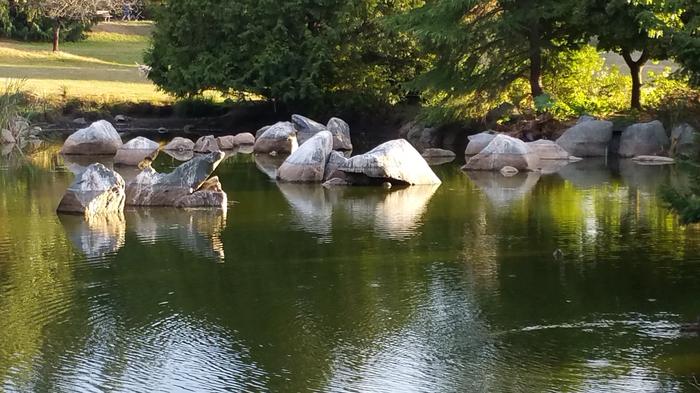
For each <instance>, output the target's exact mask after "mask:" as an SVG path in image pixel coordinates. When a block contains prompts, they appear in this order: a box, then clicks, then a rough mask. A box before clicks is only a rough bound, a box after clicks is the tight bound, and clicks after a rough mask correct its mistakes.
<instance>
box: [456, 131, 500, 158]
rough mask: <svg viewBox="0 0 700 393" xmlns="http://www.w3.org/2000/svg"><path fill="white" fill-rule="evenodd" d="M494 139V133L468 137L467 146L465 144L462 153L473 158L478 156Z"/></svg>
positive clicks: (487, 132)
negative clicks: (465, 147)
mask: <svg viewBox="0 0 700 393" xmlns="http://www.w3.org/2000/svg"><path fill="white" fill-rule="evenodd" d="M495 137H496V133H495V132H494V131H484V132H480V133H478V134H475V135H469V136H468V137H467V139H469V144H467V149H466V150H465V151H464V155H465V156H473V155H476V154H479V152H481V151H482V150H484V148H485V147H486V146H488V144H489V143H491V141H492V140H493V138H495Z"/></svg>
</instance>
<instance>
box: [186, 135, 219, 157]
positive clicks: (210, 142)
mask: <svg viewBox="0 0 700 393" xmlns="http://www.w3.org/2000/svg"><path fill="white" fill-rule="evenodd" d="M193 150H194V151H195V153H212V152H216V151H221V148H219V143H218V142H217V140H216V138H214V135H207V136H203V137H201V138H199V139H197V142H196V143H195V144H194V149H193Z"/></svg>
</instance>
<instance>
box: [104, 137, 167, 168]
mask: <svg viewBox="0 0 700 393" xmlns="http://www.w3.org/2000/svg"><path fill="white" fill-rule="evenodd" d="M159 148H160V145H159V144H158V142H154V141H152V140H150V139H147V138H144V137H142V136H139V137H136V138H134V139H132V140H130V141H129V142H127V143H125V144H123V145H122V146H120V147H119V150H117V155H116V156H114V165H127V166H135V165H138V164H139V163H140V162H141V161H143V160H144V159H145V158H146V157H149V158H150V159H151V160H153V159H154V158H155V157H156V156H157V155H158V149H159Z"/></svg>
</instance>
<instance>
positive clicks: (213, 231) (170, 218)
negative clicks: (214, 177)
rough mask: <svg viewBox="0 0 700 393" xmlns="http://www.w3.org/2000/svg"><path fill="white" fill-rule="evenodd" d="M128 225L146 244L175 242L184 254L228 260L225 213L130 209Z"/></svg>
mask: <svg viewBox="0 0 700 393" xmlns="http://www.w3.org/2000/svg"><path fill="white" fill-rule="evenodd" d="M126 223H127V228H128V230H129V232H133V233H134V234H135V235H136V238H137V239H138V240H139V241H140V242H141V243H143V244H147V245H154V244H156V243H159V242H173V243H174V244H175V245H176V246H177V247H179V248H181V249H182V250H183V251H188V252H191V253H193V254H196V255H201V256H203V257H205V258H211V259H215V260H218V261H222V262H223V261H224V259H225V258H224V257H225V254H224V245H223V242H222V240H221V231H222V230H223V229H224V228H225V227H226V210H222V209H174V208H150V209H130V210H127V212H126Z"/></svg>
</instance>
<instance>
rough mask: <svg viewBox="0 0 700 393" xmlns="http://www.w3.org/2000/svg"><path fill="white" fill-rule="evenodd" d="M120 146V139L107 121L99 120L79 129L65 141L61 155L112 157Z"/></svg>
mask: <svg viewBox="0 0 700 393" xmlns="http://www.w3.org/2000/svg"><path fill="white" fill-rule="evenodd" d="M121 145H122V138H121V137H120V136H119V133H117V130H116V129H114V126H112V124H110V123H109V122H108V121H105V120H100V121H96V122H94V123H92V124H90V126H89V127H87V128H83V129H80V130H78V131H76V132H74V133H73V134H71V136H69V137H68V139H66V141H65V142H64V143H63V148H62V149H61V153H63V154H69V155H70V154H83V155H112V154H115V153H116V152H117V149H119V147H120V146H121Z"/></svg>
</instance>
